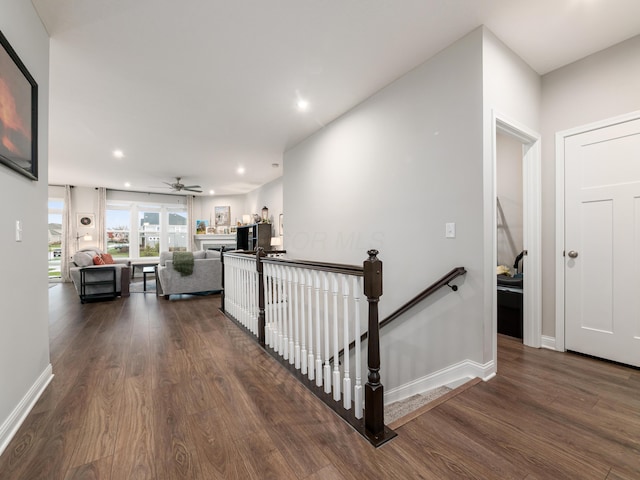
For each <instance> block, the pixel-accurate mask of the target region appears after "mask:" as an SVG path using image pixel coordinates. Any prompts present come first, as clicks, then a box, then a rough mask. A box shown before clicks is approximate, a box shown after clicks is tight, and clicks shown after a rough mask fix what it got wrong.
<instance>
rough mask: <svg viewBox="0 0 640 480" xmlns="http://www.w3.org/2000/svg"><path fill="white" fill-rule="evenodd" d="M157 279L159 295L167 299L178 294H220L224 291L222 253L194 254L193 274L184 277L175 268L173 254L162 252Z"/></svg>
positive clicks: (213, 251) (203, 252) (200, 251)
mask: <svg viewBox="0 0 640 480" xmlns="http://www.w3.org/2000/svg"><path fill="white" fill-rule="evenodd" d="M156 279H157V281H156V286H157V287H156V291H157V294H158V295H159V296H161V295H164V297H165V298H166V299H169V296H170V295H177V294H185V293H204V292H207V293H208V292H219V291H221V290H222V263H221V262H220V252H218V251H216V250H207V251H203V250H199V251H197V252H193V272H192V273H191V274H189V275H182V274H181V273H180V272H179V271H177V270H176V269H175V268H174V261H173V252H161V253H160V261H159V263H158V267H157V275H156Z"/></svg>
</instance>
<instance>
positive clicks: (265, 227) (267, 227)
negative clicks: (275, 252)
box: [237, 223, 271, 251]
mask: <svg viewBox="0 0 640 480" xmlns="http://www.w3.org/2000/svg"><path fill="white" fill-rule="evenodd" d="M237 242H238V250H249V251H254V250H256V249H257V248H258V247H262V248H264V249H265V250H271V224H270V223H255V224H253V225H243V226H241V227H238V238H237Z"/></svg>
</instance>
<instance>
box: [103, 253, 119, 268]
mask: <svg viewBox="0 0 640 480" xmlns="http://www.w3.org/2000/svg"><path fill="white" fill-rule="evenodd" d="M100 258H101V259H102V262H103V264H104V265H113V264H114V263H116V262H115V260H114V259H113V257H112V256H111V254H110V253H103V254H102V255H100Z"/></svg>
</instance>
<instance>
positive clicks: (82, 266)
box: [69, 247, 131, 303]
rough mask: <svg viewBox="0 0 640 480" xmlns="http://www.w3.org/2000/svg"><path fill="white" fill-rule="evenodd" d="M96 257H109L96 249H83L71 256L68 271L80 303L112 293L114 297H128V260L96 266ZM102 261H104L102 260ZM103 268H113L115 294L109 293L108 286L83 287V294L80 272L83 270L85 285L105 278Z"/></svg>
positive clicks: (129, 279)
mask: <svg viewBox="0 0 640 480" xmlns="http://www.w3.org/2000/svg"><path fill="white" fill-rule="evenodd" d="M96 257H98V258H100V259H103V258H104V259H107V258H108V257H109V256H107V255H106V254H105V252H103V251H101V250H99V249H97V248H95V247H94V248H83V249H82V250H78V251H77V252H76V253H74V254H73V257H72V258H71V261H72V265H71V268H70V269H69V273H70V274H71V280H73V284H74V286H75V287H76V291H77V292H78V295H79V296H80V300H81V301H82V303H84V301H85V300H86V299H87V298H91V297H92V296H94V297H96V298H98V297H100V296H101V295H102V294H108V293H113V295H114V296H120V297H128V296H129V284H130V282H131V274H130V269H129V261H128V259H119V258H116V259H113V261H114V262H115V263H113V264H104V265H96V263H95V262H96V261H99V260H97V259H96ZM103 261H104V260H103ZM105 267H114V268H115V273H116V288H115V292H111V288H110V286H105V285H97V284H96V285H85V289H84V292H83V291H82V285H81V273H80V272H81V270H85V275H84V277H85V283H92V282H97V281H100V280H103V279H104V278H105V275H104V274H105V270H104V269H105Z"/></svg>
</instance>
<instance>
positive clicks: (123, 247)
mask: <svg viewBox="0 0 640 480" xmlns="http://www.w3.org/2000/svg"><path fill="white" fill-rule="evenodd" d="M105 221H106V224H105V227H106V231H107V242H106V243H107V253H110V254H111V255H112V256H114V257H128V256H129V232H130V230H131V212H130V211H129V209H128V208H126V207H118V206H107V211H106V215H105Z"/></svg>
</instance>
